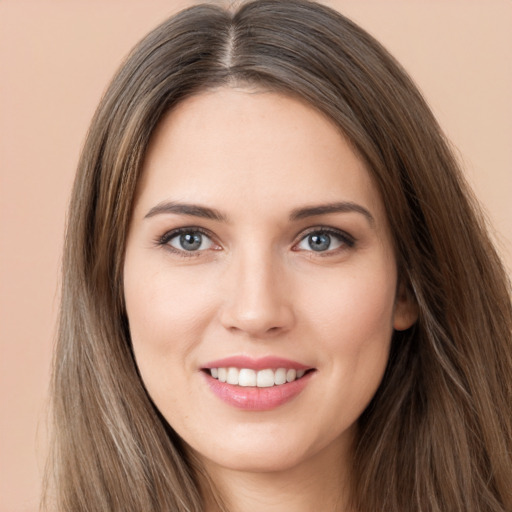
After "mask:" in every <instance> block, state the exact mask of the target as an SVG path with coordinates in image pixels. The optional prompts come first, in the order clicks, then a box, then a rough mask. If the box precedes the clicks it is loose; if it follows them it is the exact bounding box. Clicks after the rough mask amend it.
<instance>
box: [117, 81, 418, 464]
mask: <svg viewBox="0 0 512 512" xmlns="http://www.w3.org/2000/svg"><path fill="white" fill-rule="evenodd" d="M124 289H125V298H126V307H127V313H128V318H129V323H130V331H131V337H132V342H133V349H134V353H135V358H136V361H137V365H138V367H139V369H140V373H141V376H142V379H143V381H144V384H145V386H146V388H147V390H148V392H149V394H150V396H151V398H152V399H153V401H154V403H155V405H156V406H157V407H158V409H159V410H160V411H161V413H162V414H163V416H164V417H165V418H166V420H167V421H168V422H169V424H170V425H171V426H172V427H173V428H174V430H175V431H176V432H177V433H178V434H179V435H180V436H181V437H182V438H183V439H184V440H185V441H186V443H187V444H188V445H189V446H190V447H191V448H192V449H193V450H195V452H197V454H199V456H200V457H201V458H202V459H203V460H204V461H205V463H206V464H207V465H209V466H210V467H215V466H216V467H219V468H220V467H224V468H230V469H235V470H244V471H275V470H285V469H290V468H293V467H297V466H299V465H301V464H304V463H307V464H309V463H311V464H313V463H314V461H319V460H321V459H322V460H327V459H329V458H331V459H332V460H333V461H334V460H338V459H339V458H340V456H344V454H346V453H347V450H349V449H350V446H351V443H352V440H353V435H354V429H355V425H356V421H357V419H358V417H359V416H360V414H361V413H362V411H363V410H364V409H365V407H366V406H367V405H368V403H369V401H370V400H371V398H372V397H373V395H374V394H375V391H376V390H377V387H378V386H379V383H380V381H381V378H382V375H383V372H384V369H385V366H386V363H387V360H388V353H389V348H390V339H391V335H392V332H393V329H394V328H396V329H405V328H407V327H409V326H410V325H411V323H412V322H413V321H414V319H415V318H414V310H413V307H412V306H411V305H410V304H409V303H408V302H407V299H406V298H405V297H404V296H403V294H401V293H398V294H397V269H396V261H395V257H394V254H393V249H392V243H391V237H390V233H389V227H388V224H387V219H386V215H385V211H384V207H383V204H382V200H381V198H380V196H379V193H378V191H377V190H376V188H375V186H374V184H373V183H372V180H371V179H370V176H369V173H368V171H367V169H366V168H365V165H364V164H363V162H362V160H361V159H360V158H359V157H358V156H357V154H356V153H355V152H354V151H353V149H352V148H351V146H350V144H348V143H347V141H346V139H345V138H344V137H343V136H342V135H341V134H340V132H339V131H338V130H337V129H336V128H335V127H334V125H333V124H332V123H331V122H330V121H328V120H327V119H326V118H325V117H324V116H322V115H321V114H319V113H318V112H317V111H315V110H314V109H313V108H311V107H309V106H307V105H305V104H304V103H302V102H300V101H298V100H296V99H292V98H290V97H287V96H283V95H280V94H277V93H273V92H263V91H254V90H244V89H233V88H222V89H218V90H215V91H210V92H205V93H202V94H199V95H197V96H194V97H192V98H190V99H187V100H186V101H184V102H182V103H181V104H180V105H178V107H177V108H175V109H174V110H173V111H172V112H171V113H170V114H169V115H167V117H166V118H165V119H164V120H163V122H162V123H161V124H160V126H159V128H158V129H157V131H156V132H155V134H154V136H153V139H152V141H151V144H150V147H149V150H148V153H147V156H146V159H145V162H144V168H143V175H142V180H141V183H140V185H139V189H138V194H137V197H136V201H135V208H134V212H133V218H132V221H131V225H130V232H129V237H128V243H127V249H126V260H125V267H124ZM302 374H303V376H301V375H302ZM226 380H227V382H225V381H226ZM223 381H224V382H223Z"/></svg>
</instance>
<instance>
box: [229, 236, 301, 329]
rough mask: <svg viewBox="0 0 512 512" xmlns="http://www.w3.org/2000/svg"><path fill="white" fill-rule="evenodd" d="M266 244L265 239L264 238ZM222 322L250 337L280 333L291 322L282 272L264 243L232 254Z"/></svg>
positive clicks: (290, 307)
mask: <svg viewBox="0 0 512 512" xmlns="http://www.w3.org/2000/svg"><path fill="white" fill-rule="evenodd" d="M267 244H268V241H267ZM229 274H230V276H229V281H230V283H229V284H230V285H229V287H228V288H229V292H227V293H228V295H229V296H226V297H225V300H224V308H223V311H222V323H223V325H224V327H226V328H227V329H229V330H232V331H239V332H245V333H246V334H248V335H250V336H254V337H261V336H268V335H269V334H275V333H277V332H282V331H284V330H287V329H289V328H290V327H291V325H292V323H293V320H294V319H293V310H292V305H291V301H290V297H289V294H288V293H287V280H286V272H284V269H283V266H282V263H281V262H280V260H279V258H278V257H276V255H275V254H273V251H272V248H271V247H269V246H268V245H267V246H266V247H262V246H261V244H258V247H257V248H256V247H254V245H253V246H247V247H245V248H241V249H240V250H239V251H237V253H236V254H234V255H233V258H232V261H231V263H230V268H229Z"/></svg>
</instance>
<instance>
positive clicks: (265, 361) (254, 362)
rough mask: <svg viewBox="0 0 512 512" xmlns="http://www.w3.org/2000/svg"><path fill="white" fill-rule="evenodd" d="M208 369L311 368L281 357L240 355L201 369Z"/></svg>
mask: <svg viewBox="0 0 512 512" xmlns="http://www.w3.org/2000/svg"><path fill="white" fill-rule="evenodd" d="M210 368H249V369H251V370H265V369H268V368H276V369H277V368H286V369H287V370H289V369H295V370H309V369H311V368H312V367H311V366H307V365H304V364H302V363H299V362H297V361H292V360H290V359H285V358H282V357H274V356H265V357H259V358H253V357H249V356H242V355H240V356H231V357H225V358H223V359H217V360H215V361H210V362H209V363H206V364H205V365H204V366H202V369H210Z"/></svg>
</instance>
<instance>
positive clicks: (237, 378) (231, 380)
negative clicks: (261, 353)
mask: <svg viewBox="0 0 512 512" xmlns="http://www.w3.org/2000/svg"><path fill="white" fill-rule="evenodd" d="M204 371H205V372H206V373H207V374H208V375H210V376H211V377H213V378H214V379H217V380H218V381H219V382H225V383H227V384H231V385H233V386H241V387H257V388H270V387H273V386H282V385H283V384H288V383H290V382H294V381H296V380H299V379H301V378H302V377H304V375H306V373H309V372H312V371H314V369H308V370H303V369H300V370H299V369H297V370H296V369H293V368H277V369H275V370H274V369H272V368H266V369H263V370H253V369H251V368H234V367H226V368H223V367H220V368H206V369H204Z"/></svg>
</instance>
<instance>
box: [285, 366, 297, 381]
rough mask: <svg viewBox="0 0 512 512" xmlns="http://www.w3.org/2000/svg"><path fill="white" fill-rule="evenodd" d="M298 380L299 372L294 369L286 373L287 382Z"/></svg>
mask: <svg viewBox="0 0 512 512" xmlns="http://www.w3.org/2000/svg"><path fill="white" fill-rule="evenodd" d="M296 378H297V372H296V371H295V370H293V369H291V370H288V371H287V372H286V382H293V381H294V380H295V379H296Z"/></svg>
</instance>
